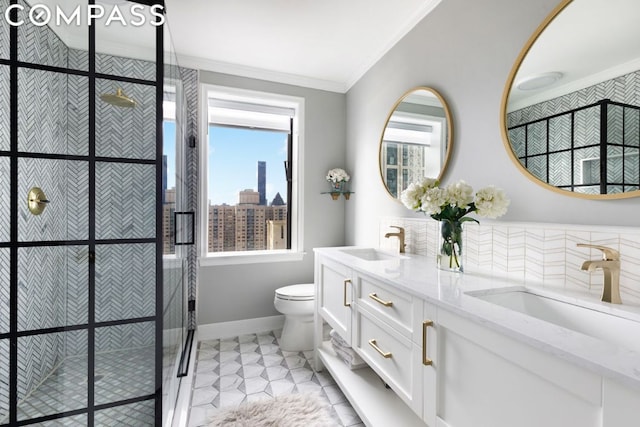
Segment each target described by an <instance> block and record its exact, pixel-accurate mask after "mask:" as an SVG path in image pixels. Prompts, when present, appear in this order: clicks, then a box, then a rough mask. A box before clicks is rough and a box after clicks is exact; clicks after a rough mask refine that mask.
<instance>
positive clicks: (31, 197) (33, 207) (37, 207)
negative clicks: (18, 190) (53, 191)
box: [27, 187, 49, 215]
mask: <svg viewBox="0 0 640 427" xmlns="http://www.w3.org/2000/svg"><path fill="white" fill-rule="evenodd" d="M48 203H49V199H47V195H46V194H44V191H42V188H40V187H32V188H31V190H29V193H28V194H27V206H28V208H29V212H31V213H32V214H34V215H40V214H41V213H42V212H44V208H45V207H47V204H48Z"/></svg>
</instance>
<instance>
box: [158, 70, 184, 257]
mask: <svg viewBox="0 0 640 427" xmlns="http://www.w3.org/2000/svg"><path fill="white" fill-rule="evenodd" d="M166 86H170V87H173V88H174V89H175V92H176V100H175V114H174V117H173V122H174V123H175V126H176V136H175V147H176V150H175V153H174V154H175V158H176V164H175V166H174V167H175V173H176V176H175V187H174V188H175V190H176V202H175V207H174V208H175V209H174V211H176V212H177V211H181V210H184V208H185V206H183V204H184V198H183V197H184V194H185V193H184V192H185V191H187V188H186V185H185V178H184V177H185V174H186V162H185V155H186V153H185V143H186V142H185V141H184V140H182V139H181V136H184V135H183V133H182V132H180V129H178V125H179V124H182V122H183V121H184V120H185V117H183V114H182V113H183V112H184V110H183V108H184V105H183V99H182V90H183V87H182V80H179V79H172V78H166V79H165V82H164V87H166ZM163 102H164V100H163ZM165 121H166V119H165V118H164V112H163V118H162V126H163V130H164V122H165ZM183 130H184V129H183ZM162 138H163V147H162V154H163V155H164V154H167V153H166V152H165V150H164V148H165V147H164V134H163V135H162ZM167 169H168V168H167ZM167 179H168V177H167ZM167 189H168V188H167ZM178 205H180V206H178ZM162 226H163V229H164V206H163V224H162ZM163 233H164V230H163ZM174 240H175V236H174ZM163 251H164V242H163ZM185 255H186V252H185V249H184V248H183V246H182V245H174V249H173V253H163V254H162V258H163V260H165V262H169V261H170V260H180V259H181V258H184V257H185Z"/></svg>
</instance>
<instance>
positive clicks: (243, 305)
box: [197, 72, 351, 325]
mask: <svg viewBox="0 0 640 427" xmlns="http://www.w3.org/2000/svg"><path fill="white" fill-rule="evenodd" d="M200 82H201V83H208V84H214V85H220V86H229V87H235V88H243V89H250V90H256V91H263V92H273V93H278V94H283V95H290V96H297V97H302V98H304V99H305V106H304V109H305V113H304V114H305V122H304V127H305V138H304V171H303V173H304V189H303V191H304V218H303V219H304V250H305V251H306V255H305V256H304V259H303V260H302V261H300V262H276V263H264V264H242V265H228V266H210V267H200V269H199V275H198V296H197V301H198V307H197V316H198V324H199V325H202V324H208V323H216V322H227V321H234V320H243V319H251V318H258V317H266V316H273V315H277V314H279V313H278V312H277V311H276V310H275V309H274V308H273V297H274V291H275V290H276V289H277V288H279V287H281V286H285V285H291V284H295V283H311V282H313V248H314V247H320V246H338V245H342V244H344V217H345V213H344V211H345V208H344V207H345V204H348V203H351V201H349V202H345V201H344V199H340V200H337V201H333V200H331V197H330V196H329V195H327V194H320V193H321V192H322V191H326V190H327V182H326V181H325V176H326V173H327V171H328V170H329V169H331V168H334V167H345V161H344V158H345V145H346V144H345V134H346V128H345V126H346V124H345V96H344V95H343V94H338V93H332V92H326V91H321V90H315V89H307V88H303V87H298V86H291V85H285V84H279V83H272V82H266V81H262V80H255V79H249V78H243V77H237V76H230V75H225V74H219V73H212V72H201V74H200ZM256 185H257V184H256Z"/></svg>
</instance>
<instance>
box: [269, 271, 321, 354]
mask: <svg viewBox="0 0 640 427" xmlns="http://www.w3.org/2000/svg"><path fill="white" fill-rule="evenodd" d="M314 294H315V289H314V285H313V283H308V284H304V285H291V286H284V287H282V288H279V289H276V295H275V299H274V301H273V305H274V306H275V308H276V310H278V311H279V312H280V313H282V314H284V326H283V328H282V336H281V337H280V349H282V350H284V351H306V350H312V349H313V309H314Z"/></svg>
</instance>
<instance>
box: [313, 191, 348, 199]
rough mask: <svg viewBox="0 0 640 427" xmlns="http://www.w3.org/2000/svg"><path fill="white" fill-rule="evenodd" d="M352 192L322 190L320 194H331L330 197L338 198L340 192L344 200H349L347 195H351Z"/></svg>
mask: <svg viewBox="0 0 640 427" xmlns="http://www.w3.org/2000/svg"><path fill="white" fill-rule="evenodd" d="M353 193H354V192H353V191H323V192H322V193H320V194H331V198H332V199H333V200H338V199H339V198H340V195H341V194H342V195H343V196H344V198H345V200H349V197H351V195H352V194H353Z"/></svg>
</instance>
